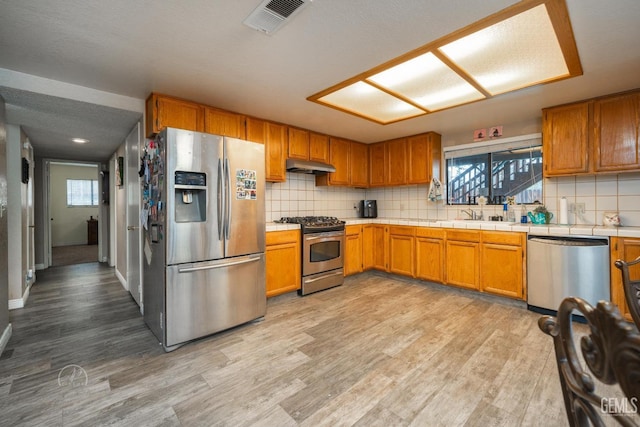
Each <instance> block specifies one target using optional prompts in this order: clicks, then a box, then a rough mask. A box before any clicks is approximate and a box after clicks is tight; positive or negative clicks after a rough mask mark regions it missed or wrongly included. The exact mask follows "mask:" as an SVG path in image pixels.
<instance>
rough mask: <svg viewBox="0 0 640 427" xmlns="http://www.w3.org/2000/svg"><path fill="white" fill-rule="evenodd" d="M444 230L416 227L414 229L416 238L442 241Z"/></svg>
mask: <svg viewBox="0 0 640 427" xmlns="http://www.w3.org/2000/svg"><path fill="white" fill-rule="evenodd" d="M444 236H445V231H444V228H428V227H418V228H416V237H431V238H432V239H444Z"/></svg>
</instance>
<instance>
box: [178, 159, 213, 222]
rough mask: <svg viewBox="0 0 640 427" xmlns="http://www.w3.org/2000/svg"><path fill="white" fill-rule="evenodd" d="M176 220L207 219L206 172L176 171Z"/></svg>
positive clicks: (192, 220)
mask: <svg viewBox="0 0 640 427" xmlns="http://www.w3.org/2000/svg"><path fill="white" fill-rule="evenodd" d="M174 188H175V218H176V222H205V221H206V220H207V210H206V208H207V177H206V174H204V173H198V172H182V171H176V174H175V186H174Z"/></svg>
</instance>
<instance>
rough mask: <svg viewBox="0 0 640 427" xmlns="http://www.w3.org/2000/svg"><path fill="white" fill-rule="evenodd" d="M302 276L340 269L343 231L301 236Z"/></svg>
mask: <svg viewBox="0 0 640 427" xmlns="http://www.w3.org/2000/svg"><path fill="white" fill-rule="evenodd" d="M302 237H303V240H304V242H303V245H304V246H303V250H302V256H303V260H302V275H303V276H308V275H310V274H316V273H321V272H323V271H329V270H335V269H337V268H342V265H343V251H344V230H341V231H327V232H323V233H310V234H303V235H302Z"/></svg>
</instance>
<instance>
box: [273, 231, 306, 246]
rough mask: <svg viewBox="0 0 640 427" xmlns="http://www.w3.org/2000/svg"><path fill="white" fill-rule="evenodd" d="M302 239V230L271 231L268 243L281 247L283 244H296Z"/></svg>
mask: <svg viewBox="0 0 640 427" xmlns="http://www.w3.org/2000/svg"><path fill="white" fill-rule="evenodd" d="M298 239H300V230H287V231H270V232H268V233H267V239H266V243H267V246H269V245H279V244H282V243H295V242H297V241H298Z"/></svg>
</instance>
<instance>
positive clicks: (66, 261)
mask: <svg viewBox="0 0 640 427" xmlns="http://www.w3.org/2000/svg"><path fill="white" fill-rule="evenodd" d="M46 174H47V178H48V179H47V181H48V195H47V200H48V203H47V212H48V214H47V218H48V219H49V220H48V221H47V222H48V226H49V227H48V228H49V230H48V236H49V239H48V248H47V249H48V250H47V254H48V256H47V258H48V265H49V266H51V267H57V266H62V265H74V264H82V263H88V262H98V261H100V233H99V224H100V221H101V218H100V213H101V209H100V205H101V199H102V197H101V179H100V165H99V164H98V163H87V162H64V161H53V160H48V161H47V162H46Z"/></svg>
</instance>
